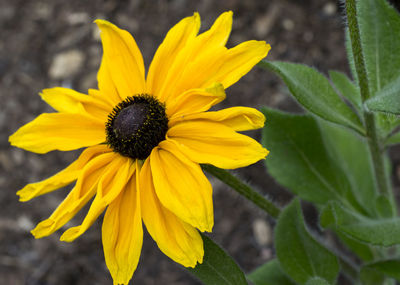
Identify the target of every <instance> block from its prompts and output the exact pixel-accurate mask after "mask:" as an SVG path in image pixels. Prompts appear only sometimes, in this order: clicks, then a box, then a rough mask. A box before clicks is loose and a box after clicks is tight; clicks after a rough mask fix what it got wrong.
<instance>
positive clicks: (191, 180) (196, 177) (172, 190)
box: [150, 141, 214, 231]
mask: <svg viewBox="0 0 400 285" xmlns="http://www.w3.org/2000/svg"><path fill="white" fill-rule="evenodd" d="M150 166H151V171H152V175H153V182H154V187H155V191H156V193H157V196H158V198H159V199H160V201H161V203H162V204H163V206H164V207H165V208H167V209H168V210H170V211H171V212H172V213H174V214H175V215H176V216H177V217H179V218H180V219H182V220H183V221H185V222H186V223H188V224H190V225H192V226H194V227H196V228H198V229H199V230H201V231H211V229H212V226H213V223H214V217H213V203H212V188H211V184H210V182H209V181H208V180H207V178H206V176H205V175H204V173H203V171H202V170H201V168H200V166H199V165H198V164H197V163H193V162H192V161H190V160H189V159H188V158H187V157H186V156H185V155H183V154H182V153H181V152H180V151H179V150H178V148H177V147H176V146H175V145H174V144H173V143H170V142H168V141H162V142H161V143H160V144H159V146H158V147H156V148H155V149H153V151H152V153H151V155H150Z"/></svg>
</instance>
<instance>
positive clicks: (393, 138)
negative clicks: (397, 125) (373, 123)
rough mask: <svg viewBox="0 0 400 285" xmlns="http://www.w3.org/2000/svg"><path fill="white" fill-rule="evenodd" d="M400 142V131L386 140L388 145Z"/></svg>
mask: <svg viewBox="0 0 400 285" xmlns="http://www.w3.org/2000/svg"><path fill="white" fill-rule="evenodd" d="M399 143H400V132H397V133H395V134H394V135H392V136H390V137H389V138H388V139H387V140H386V141H385V144H386V145H394V144H399Z"/></svg>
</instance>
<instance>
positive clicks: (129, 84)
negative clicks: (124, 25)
mask: <svg viewBox="0 0 400 285" xmlns="http://www.w3.org/2000/svg"><path fill="white" fill-rule="evenodd" d="M95 22H96V24H97V25H98V27H99V29H100V32H101V33H100V35H101V40H102V43H103V63H102V65H101V72H102V74H101V75H100V76H99V80H100V82H99V87H100V90H102V89H103V84H113V86H111V87H105V88H104V89H105V90H107V89H112V88H115V90H117V92H118V94H119V97H120V98H121V99H122V100H123V99H125V98H126V97H128V96H133V95H135V94H141V93H144V92H145V80H144V64H143V58H142V54H141V53H140V50H139V48H138V46H137V44H136V42H135V40H134V39H133V37H132V36H131V35H130V34H129V33H128V32H127V31H125V30H122V29H119V28H118V27H117V26H115V25H113V24H111V23H110V22H107V21H104V20H96V21H95ZM103 69H106V70H103ZM103 77H108V78H107V79H105V82H104V83H103V82H102V81H101V80H102V79H103ZM109 78H111V80H110V79H109Z"/></svg>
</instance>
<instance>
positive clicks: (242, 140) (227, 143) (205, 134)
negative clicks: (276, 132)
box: [167, 120, 268, 169]
mask: <svg viewBox="0 0 400 285" xmlns="http://www.w3.org/2000/svg"><path fill="white" fill-rule="evenodd" d="M167 137H168V138H169V139H170V140H171V141H173V142H175V144H176V145H177V146H178V147H179V149H180V150H181V151H182V152H183V153H184V154H185V155H186V156H187V157H188V158H189V159H191V160H192V161H195V162H197V163H208V164H212V165H215V166H217V167H220V168H225V169H233V168H238V167H244V166H247V165H250V164H253V163H255V162H257V161H259V160H260V159H264V158H265V157H266V155H267V154H268V151H267V150H266V149H265V148H263V147H262V146H261V145H260V144H259V143H258V142H257V141H255V140H253V139H252V138H250V137H248V136H245V135H242V134H238V133H236V132H235V131H234V130H232V129H231V128H229V127H226V126H224V125H223V124H221V123H217V122H211V121H205V120H203V121H201V120H199V121H185V122H182V123H180V124H176V125H175V126H173V127H172V128H170V129H169V130H168V133H167Z"/></svg>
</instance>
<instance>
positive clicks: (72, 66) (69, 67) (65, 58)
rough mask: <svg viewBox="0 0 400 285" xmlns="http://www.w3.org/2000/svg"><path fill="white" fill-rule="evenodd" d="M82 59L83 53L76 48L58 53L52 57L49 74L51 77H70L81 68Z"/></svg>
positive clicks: (83, 57)
mask: <svg viewBox="0 0 400 285" xmlns="http://www.w3.org/2000/svg"><path fill="white" fill-rule="evenodd" d="M84 59H85V56H84V54H83V53H82V52H80V51H78V50H69V51H66V52H62V53H59V54H57V55H56V56H55V57H54V58H53V61H52V63H51V66H50V69H49V75H50V77H51V78H52V79H65V78H69V77H72V76H73V75H75V74H76V73H78V71H79V70H80V69H81V68H82V66H83V61H84Z"/></svg>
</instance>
